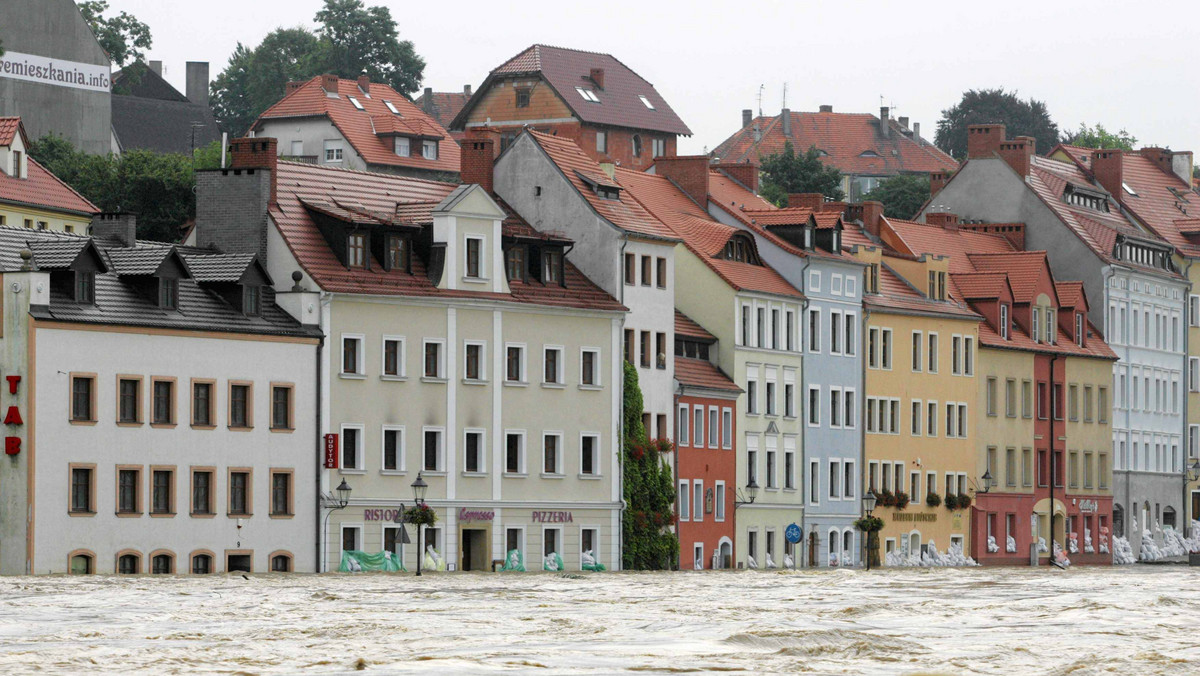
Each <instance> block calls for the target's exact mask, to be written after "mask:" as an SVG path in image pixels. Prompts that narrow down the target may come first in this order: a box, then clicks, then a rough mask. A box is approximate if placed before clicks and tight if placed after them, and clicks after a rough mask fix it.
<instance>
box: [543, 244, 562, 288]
mask: <svg viewBox="0 0 1200 676" xmlns="http://www.w3.org/2000/svg"><path fill="white" fill-rule="evenodd" d="M542 281H543V282H545V283H546V284H562V283H563V259H562V252H560V251H546V252H544V253H543V254H542Z"/></svg>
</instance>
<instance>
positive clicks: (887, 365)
mask: <svg viewBox="0 0 1200 676" xmlns="http://www.w3.org/2000/svg"><path fill="white" fill-rule="evenodd" d="M879 367H880V368H882V369H887V370H890V369H891V368H892V330H891V329H883V330H882V331H880V333H879Z"/></svg>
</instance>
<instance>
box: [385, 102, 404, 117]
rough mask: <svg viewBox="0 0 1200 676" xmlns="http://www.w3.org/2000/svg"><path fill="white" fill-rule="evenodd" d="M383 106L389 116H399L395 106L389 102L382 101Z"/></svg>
mask: <svg viewBox="0 0 1200 676" xmlns="http://www.w3.org/2000/svg"><path fill="white" fill-rule="evenodd" d="M383 105H385V106H387V109H388V112H390V113H391V114H393V115H399V114H400V111H398V110H396V106H395V105H393V104H392V102H391V101H388V100H387V99H384V100H383Z"/></svg>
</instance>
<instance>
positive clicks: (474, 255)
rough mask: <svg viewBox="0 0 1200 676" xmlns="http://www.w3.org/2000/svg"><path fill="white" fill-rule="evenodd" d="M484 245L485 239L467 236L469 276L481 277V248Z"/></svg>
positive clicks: (472, 277)
mask: <svg viewBox="0 0 1200 676" xmlns="http://www.w3.org/2000/svg"><path fill="white" fill-rule="evenodd" d="M482 246H483V240H482V239H480V238H478V237H468V238H467V277H468V278H471V279H479V278H480V277H481V276H482V273H481V271H480V260H479V256H480V249H481V248H482Z"/></svg>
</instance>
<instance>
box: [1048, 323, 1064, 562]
mask: <svg viewBox="0 0 1200 676" xmlns="http://www.w3.org/2000/svg"><path fill="white" fill-rule="evenodd" d="M1055 319H1056V320H1057V317H1056V318H1055ZM1057 365H1058V355H1057V354H1054V355H1051V357H1050V506H1049V507H1048V508H1047V509H1048V510H1049V512H1050V552H1049V554H1050V563H1051V564H1054V563H1055V560H1054V545H1055V542H1054V482H1055V481H1057V480H1058V477H1057V476H1055V475H1056V474H1057V472H1056V471H1055V470H1057V469H1058V456H1056V455H1055V454H1054V438H1055V436H1056V435H1057V430H1055V428H1054V423H1055V421H1056V420H1057V415H1058V406H1059V401H1058V395H1057V394H1055V392H1057V390H1055V389H1054V385H1055V382H1054V367H1055V366H1057ZM1063 491H1064V492H1065V491H1066V486H1065V484H1064V486H1063ZM1063 510H1064V512H1063V535H1064V537H1065V535H1066V525H1067V521H1066V501H1065V500H1064V501H1063Z"/></svg>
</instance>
